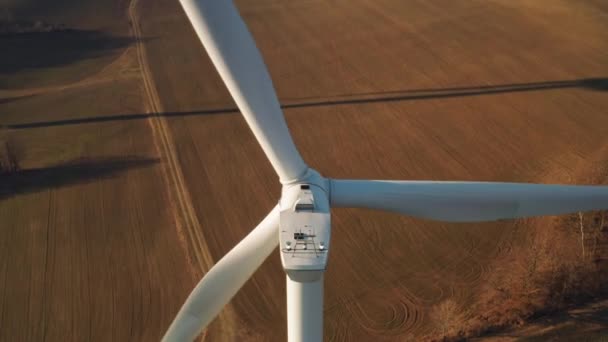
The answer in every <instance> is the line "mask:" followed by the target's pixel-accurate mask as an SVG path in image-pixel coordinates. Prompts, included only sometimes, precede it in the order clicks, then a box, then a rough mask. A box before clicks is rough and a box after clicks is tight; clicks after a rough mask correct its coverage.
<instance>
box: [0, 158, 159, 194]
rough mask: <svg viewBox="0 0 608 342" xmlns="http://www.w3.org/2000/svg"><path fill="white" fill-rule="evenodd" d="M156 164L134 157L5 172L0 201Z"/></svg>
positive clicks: (0, 188)
mask: <svg viewBox="0 0 608 342" xmlns="http://www.w3.org/2000/svg"><path fill="white" fill-rule="evenodd" d="M158 162H159V160H158V159H153V158H142V157H135V156H131V157H121V158H104V159H97V160H89V159H79V160H74V161H71V162H68V163H65V164H60V165H55V166H50V167H45V168H39V169H25V170H18V171H14V172H7V173H3V174H0V199H5V198H8V197H11V196H13V195H17V194H23V193H30V192H37V191H42V190H45V189H49V188H58V187H61V186H65V185H70V184H79V183H87V182H91V181H94V180H96V179H101V178H111V177H115V176H116V175H118V174H119V173H121V172H124V171H127V170H129V169H136V168H142V167H147V166H151V165H154V164H156V163H158Z"/></svg>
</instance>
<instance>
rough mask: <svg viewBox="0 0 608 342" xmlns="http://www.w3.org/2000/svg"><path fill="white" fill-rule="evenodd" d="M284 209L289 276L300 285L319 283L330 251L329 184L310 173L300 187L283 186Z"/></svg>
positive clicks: (282, 250) (283, 251) (285, 258)
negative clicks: (308, 282)
mask: <svg viewBox="0 0 608 342" xmlns="http://www.w3.org/2000/svg"><path fill="white" fill-rule="evenodd" d="M280 208H281V213H280V218H279V228H280V229H279V242H280V255H281V262H282V263H283V268H284V269H285V272H287V275H288V276H289V277H290V278H291V279H292V280H296V281H315V280H317V279H319V277H320V276H321V275H322V272H323V271H325V268H326V267H327V257H328V253H329V249H330V235H331V219H330V210H329V209H330V207H329V181H328V180H327V179H326V178H323V177H322V176H321V175H319V173H318V172H316V171H315V170H312V169H309V172H307V174H306V177H304V179H302V180H301V181H299V182H298V183H293V184H287V185H284V186H283V190H282V196H281V201H280Z"/></svg>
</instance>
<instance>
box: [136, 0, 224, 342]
mask: <svg viewBox="0 0 608 342" xmlns="http://www.w3.org/2000/svg"><path fill="white" fill-rule="evenodd" d="M137 4H138V0H132V1H131V2H130V4H129V10H128V14H129V19H130V21H131V30H132V34H133V37H134V38H135V39H136V46H137V61H138V64H139V67H140V72H141V79H142V83H143V90H144V95H145V98H146V102H147V104H146V105H147V106H146V107H147V108H146V111H147V112H148V113H151V114H153V115H152V116H151V117H150V119H149V120H148V123H149V124H150V127H151V129H152V133H153V137H154V144H155V147H156V150H157V151H158V153H159V155H160V157H161V158H162V159H163V160H164V161H166V162H165V163H163V165H164V168H163V173H164V176H165V181H166V183H167V186H168V188H169V189H168V193H169V196H170V199H171V200H170V202H171V205H172V210H173V216H174V221H175V223H176V227H177V232H178V235H179V239H180V240H181V241H182V242H183V243H184V247H185V249H186V251H188V252H189V255H190V257H189V259H190V262H191V263H192V262H194V263H195V264H196V265H192V264H191V270H190V272H191V274H192V276H193V278H195V279H198V278H200V274H201V273H205V272H206V271H208V270H209V269H210V268H211V267H212V266H213V264H214V260H213V257H212V256H211V254H210V253H209V248H207V245H206V243H205V241H204V237H203V235H202V229H201V225H200V222H199V221H198V217H197V215H196V211H195V209H194V207H193V205H192V199H191V197H190V193H189V191H188V188H187V186H186V182H185V180H184V175H183V172H182V169H181V166H180V163H179V160H178V157H177V152H176V149H175V143H174V141H173V137H172V135H171V132H170V128H169V127H168V123H167V119H166V118H165V117H163V116H162V115H160V114H161V113H162V112H163V108H162V104H161V101H160V97H159V95H158V92H157V89H156V86H155V84H154V79H153V77H152V72H151V71H150V66H149V64H148V59H147V55H146V50H145V47H144V45H143V42H142V41H141V37H142V33H141V27H140V24H139V16H138V13H137ZM219 317H220V318H221V319H220V324H221V328H220V329H221V331H222V332H231V331H234V329H233V327H232V326H229V325H231V322H234V319H232V318H234V311H233V310H232V308H231V307H230V306H229V305H227V306H226V308H225V309H224V310H223V312H222V313H221V314H220V315H219ZM205 337H206V333H204V334H203V339H205Z"/></svg>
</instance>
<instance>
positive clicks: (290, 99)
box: [0, 0, 608, 341]
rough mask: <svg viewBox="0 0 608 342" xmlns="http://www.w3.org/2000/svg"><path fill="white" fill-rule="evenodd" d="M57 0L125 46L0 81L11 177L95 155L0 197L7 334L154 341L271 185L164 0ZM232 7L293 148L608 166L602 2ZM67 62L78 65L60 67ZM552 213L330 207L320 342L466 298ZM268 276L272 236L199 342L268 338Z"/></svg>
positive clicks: (369, 332)
mask: <svg viewBox="0 0 608 342" xmlns="http://www.w3.org/2000/svg"><path fill="white" fill-rule="evenodd" d="M60 3H61V4H64V3H65V4H67V5H66V8H72V10H71V11H65V13H62V14H60V15H59V14H55V16H59V18H61V19H62V20H68V21H70V20H71V21H75V22H77V23H80V25H82V26H83V28H84V29H91V30H110V31H112V32H113V34H114V35H116V36H118V37H125V36H126V37H130V38H134V39H133V40H134V41H132V43H130V44H129V45H128V46H125V47H124V48H121V49H117V50H112V52H111V54H108V55H103V56H100V57H95V58H98V59H95V58H93V59H91V60H89V59H87V60H86V63H85V64H82V63H77V64H74V65H62V66H61V67H59V68H56V69H53V68H47V69H40V70H39V71H32V70H25V71H24V74H25V75H26V76H27V77H26V78H25V79H26V80H34V81H36V82H34V81H32V84H31V85H30V86H27V87H25V86H22V85H21V83H20V86H19V87H15V88H10V87H4V88H2V89H0V125H2V126H4V127H8V128H10V129H8V130H6V132H8V134H10V135H11V137H12V138H13V139H15V141H16V142H17V144H18V145H19V146H20V147H22V149H23V150H24V153H23V154H24V155H23V166H24V168H25V169H28V170H30V171H29V172H26V173H25V174H28V175H54V174H56V170H74V167H73V166H72V165H71V164H69V163H67V162H69V161H71V160H79V159H80V158H87V159H90V160H93V161H94V162H92V163H91V162H81V163H80V164H78V165H79V166H78V167H80V169H78V170H82V171H81V172H80V173H79V176H78V177H74V179H71V178H70V179H66V177H62V178H60V179H59V178H58V179H50V180H48V179H43V181H39V180H38V179H37V182H33V183H34V184H36V187H33V186H32V185H30V186H29V187H24V188H23V189H21V192H19V191H16V192H15V194H13V195H11V196H10V197H8V198H0V234H1V235H0V327H1V328H0V341H15V340H44V339H47V340H57V341H65V340H100V341H106V340H120V341H123V340H124V341H127V340H129V341H131V340H142V341H150V340H157V339H159V338H160V336H162V334H163V333H164V331H165V329H166V328H167V327H168V325H169V323H170V322H171V320H172V319H173V317H174V315H175V314H176V313H177V310H178V309H179V307H180V306H181V304H182V303H183V301H184V300H185V298H186V297H187V295H188V293H189V291H190V290H191V289H192V288H193V287H194V285H195V284H196V282H197V281H198V280H199V279H200V277H201V276H202V275H203V274H204V273H205V272H206V271H207V270H208V269H209V267H210V266H211V265H212V264H213V263H214V262H215V261H217V260H219V258H221V257H222V256H223V255H224V254H225V253H226V252H227V251H228V250H230V249H231V248H232V247H233V246H234V245H235V244H236V243H237V242H238V241H239V240H240V239H242V238H243V237H244V236H245V235H246V234H247V233H248V232H249V231H250V230H251V229H252V228H253V227H255V225H257V223H258V222H259V221H260V220H261V219H262V218H263V217H264V216H265V215H266V213H267V212H268V210H270V209H271V208H272V207H273V206H274V204H275V203H276V201H277V200H278V196H279V190H280V188H279V183H278V178H277V176H276V175H275V174H274V172H273V170H272V169H271V167H270V164H269V163H268V161H267V160H266V158H265V156H264V155H263V153H262V151H261V149H260V148H259V146H258V145H257V143H256V141H255V139H254V137H253V135H252V134H251V132H250V131H249V129H248V127H247V126H246V123H245V121H244V120H243V119H242V117H241V116H240V115H239V114H238V112H235V111H234V110H233V108H234V104H233V102H232V100H231V99H230V97H229V95H228V93H227V92H226V90H225V88H224V86H223V84H222V83H221V81H220V80H219V77H218V76H217V74H216V72H215V70H214V69H213V67H212V66H211V64H210V62H209V60H208V58H207V56H206V54H205V52H204V50H203V48H202V47H201V46H200V43H199V42H198V40H197V39H196V37H195V35H194V32H193V31H192V29H191V28H190V26H189V23H188V22H187V20H186V18H185V16H184V14H183V13H182V10H181V8H180V7H179V3H178V2H177V1H164V0H150V1H145V2H143V1H141V2H140V1H137V0H133V1H131V2H127V1H116V2H111V3H110V2H108V3H103V4H102V3H99V2H93V1H91V2H76V1H74V0H62V1H60ZM237 5H238V7H239V9H240V11H241V14H242V15H243V17H244V18H245V20H246V22H247V24H248V26H249V27H250V29H251V31H252V33H253V35H254V36H255V38H256V41H257V44H258V46H259V48H260V49H261V51H262V53H263V55H264V58H265V61H266V63H267V64H268V67H269V69H270V72H271V75H272V77H273V81H274V84H275V87H276V89H277V92H278V95H279V98H280V100H281V102H282V103H283V104H284V105H285V106H284V107H285V114H286V119H287V121H288V125H289V127H290V129H291V132H292V133H293V136H294V140H295V142H296V144H297V146H298V148H299V150H300V151H301V153H302V155H303V157H304V159H305V160H306V161H307V162H308V163H309V164H310V165H311V166H312V167H314V168H316V169H317V170H319V171H320V172H321V173H322V174H324V175H326V176H330V177H340V178H372V179H434V180H496V181H535V182H546V183H550V182H562V183H570V184H574V183H577V184H582V183H586V182H589V181H590V180H588V179H586V178H585V177H583V176H581V175H584V174H587V173H588V172H587V171H588V170H590V169H593V168H599V167H604V165H605V164H606V161H607V160H608V154H606V152H607V151H606V149H605V145H606V142H607V141H608V138H606V137H607V136H608V128H606V127H608V116H606V113H608V98H607V94H608V93H607V90H608V86H607V84H608V81H607V78H608V64H606V60H607V58H608V55H607V52H606V51H608V37H607V34H606V32H608V30H606V29H607V27H606V23H608V20H606V19H608V12H607V9H606V8H605V6H604V5H603V4H602V2H601V1H586V2H584V3H583V2H581V3H576V4H574V3H572V2H569V1H565V0H558V1H548V0H547V1H541V2H535V1H526V0H521V1H515V2H513V1H506V0H505V1H502V0H495V1H481V0H480V1H469V2H466V3H458V2H454V1H448V0H437V1H422V0H420V1H416V0H412V1H388V0H382V1H374V2H369V1H350V0H349V1H336V2H331V3H328V2H325V1H315V0H313V1H299V2H290V1H278V0H264V1H256V2H245V1H237ZM78 6H80V7H78ZM603 6H604V7H603ZM39 11H42V10H39ZM42 12H44V11H42ZM74 18H76V19H74ZM108 23H112V25H117V26H116V27H114V26H112V27H108V25H110V24H108ZM581 37H585V39H581ZM110 57H111V58H110ZM86 68H90V70H91V72H88V73H87V72H85V71H86V70H88V69H86ZM70 72H73V73H74V75H81V74H82V75H86V76H85V77H82V78H81V79H80V80H77V81H74V82H64V83H61V82H56V81H54V79H55V77H56V78H57V79H59V80H63V79H72V78H74V77H72V76H70V75H69V73H70ZM66 75H67V76H66ZM18 76H19V74H10V75H0V77H2V78H1V80H3V82H4V83H3V84H6V83H7V82H8V81H7V80H11V79H17V78H18ZM64 76H65V77H64ZM68 76H69V77H68ZM122 117H124V118H125V120H121V118H122ZM32 123H36V124H34V125H32ZM6 132H3V134H4V133H6ZM0 138H1V137H0ZM132 156H136V157H138V158H142V160H144V161H147V162H146V163H144V164H145V165H147V166H141V167H140V166H138V167H133V166H131V165H139V164H137V163H135V164H133V163H131V162H128V160H127V161H124V160H123V159H124V158H130V157H132ZM117 157H120V158H117ZM117 160H118V162H116V161H117ZM156 160H160V162H151V161H156ZM95 165H101V167H100V168H97V169H101V170H96V171H95V172H93V171H87V170H91V169H93V168H95ZM548 222H551V220H549V219H548V220H540V219H539V220H522V221H516V222H502V223H486V224H452V225H451V224H439V223H433V222H429V221H423V220H415V219H412V218H407V217H400V216H398V215H393V214H387V213H380V212H374V211H369V210H349V209H338V210H335V211H334V212H333V216H332V223H333V236H332V239H333V250H332V252H331V253H332V254H331V257H330V264H329V269H328V272H327V274H326V278H325V279H326V284H325V285H326V287H325V289H326V294H325V313H324V314H325V338H326V340H331V341H345V340H370V341H393V340H404V339H408V338H412V339H414V340H415V339H418V338H420V337H421V336H424V335H425V334H427V333H429V332H431V331H432V330H433V328H434V327H433V322H432V320H431V318H430V316H429V312H430V309H431V308H432V307H433V306H434V305H436V304H437V303H440V302H441V301H443V300H445V299H448V298H450V299H454V300H455V301H456V302H457V303H458V304H459V306H460V308H462V309H464V308H467V307H470V305H472V304H473V303H474V302H475V299H476V296H477V294H478V293H476V292H477V291H476V290H477V289H478V288H479V287H480V285H481V284H483V283H484V281H486V278H487V275H488V274H489V273H490V272H492V269H490V266H489V265H490V264H491V261H492V259H493V258H494V256H496V255H497V254H498V253H500V252H501V251H503V250H508V249H509V248H511V246H513V245H516V244H518V243H519V242H521V241H522V239H525V238H526V237H527V235H526V232H527V231H529V230H530V229H533V228H534V227H537V226H539V225H545V224H547V223H548ZM23 265H26V266H23ZM284 282H285V280H284V274H283V271H282V270H281V264H280V260H279V256H278V254H277V253H276V252H275V254H273V255H271V257H270V258H269V259H268V260H267V261H266V263H265V264H264V265H263V266H262V267H261V269H260V270H259V271H258V272H257V273H256V274H255V275H254V277H253V278H252V280H251V281H250V282H248V283H247V284H246V285H245V287H244V288H243V289H242V290H241V292H239V293H238V294H237V296H236V297H235V298H234V300H233V301H232V302H231V304H230V305H229V306H228V307H227V309H226V310H224V312H223V313H222V314H221V315H220V318H219V319H217V320H215V321H214V322H213V323H212V324H211V325H210V326H209V328H208V329H207V330H206V331H205V333H204V340H208V341H218V340H219V341H222V340H227V341H232V340H239V341H242V340H244V341H247V340H249V341H258V340H271V341H282V340H285V338H286V321H285V319H286V317H285V315H286V310H285V298H284V297H285V284H284ZM32 322H36V323H35V324H33V323H32Z"/></svg>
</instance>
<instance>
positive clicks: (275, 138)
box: [180, 0, 308, 183]
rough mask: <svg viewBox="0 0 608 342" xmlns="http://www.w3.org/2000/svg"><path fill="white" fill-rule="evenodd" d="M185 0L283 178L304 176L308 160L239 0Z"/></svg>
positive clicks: (197, 28) (202, 37)
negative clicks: (295, 138) (297, 142)
mask: <svg viewBox="0 0 608 342" xmlns="http://www.w3.org/2000/svg"><path fill="white" fill-rule="evenodd" d="M180 2H181V4H182V7H183V8H184V10H185V12H186V15H187V16H188V19H190V22H191V23H192V26H193V27H194V30H195V31H196V33H197V35H198V37H199V39H200V40H201V42H202V43H203V46H204V47H205V50H207V53H208V54H209V57H210V58H211V61H212V62H213V64H214V65H215V68H216V69H217V71H218V72H219V74H220V76H221V78H222V80H223V81H224V83H225V84H226V87H227V88H228V90H229V91H230V94H231V95H232V97H233V98H234V101H235V102H236V104H237V106H238V107H239V109H240V111H241V113H242V114H243V116H244V117H245V120H246V121H247V124H249V127H250V128H251V130H252V131H253V134H254V135H255V137H256V138H257V140H258V142H259V143H260V145H261V146H262V149H263V150H264V152H265V153H266V156H267V157H268V159H269V160H270V163H271V164H272V166H273V167H274V169H275V170H276V172H277V173H278V174H279V178H280V180H281V183H288V182H290V181H294V180H298V179H299V178H301V177H302V176H303V175H304V174H305V173H306V170H307V169H308V166H306V164H305V163H304V161H303V160H302V157H301V156H300V153H299V152H298V150H297V148H296V146H295V145H294V143H293V140H292V138H291V135H290V134H289V130H288V128H287V124H286V123H285V118H284V117H283V112H282V111H281V107H280V105H279V101H278V100H277V96H276V94H275V91H274V87H273V85H272V80H271V79H270V75H269V74H268V70H267V69H266V65H265V64H264V61H263V60H262V56H261V54H260V52H259V51H258V49H257V47H256V45H255V42H254V41H253V38H252V36H251V34H250V33H249V31H248V30H247V27H246V26H245V23H244V21H243V19H242V18H241V16H240V15H239V13H238V11H237V9H236V7H235V6H234V4H233V2H232V1H230V0H223V1H217V0H180Z"/></svg>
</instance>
